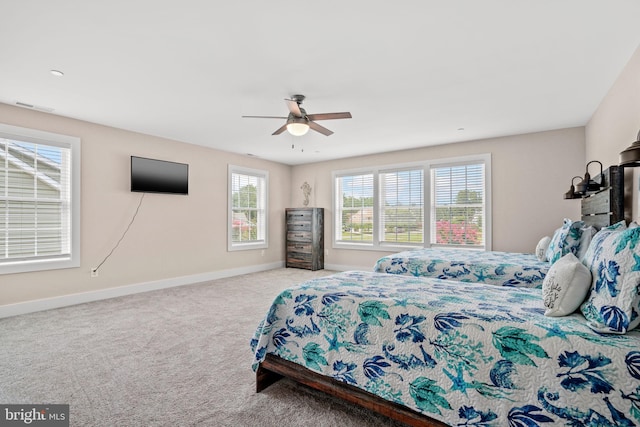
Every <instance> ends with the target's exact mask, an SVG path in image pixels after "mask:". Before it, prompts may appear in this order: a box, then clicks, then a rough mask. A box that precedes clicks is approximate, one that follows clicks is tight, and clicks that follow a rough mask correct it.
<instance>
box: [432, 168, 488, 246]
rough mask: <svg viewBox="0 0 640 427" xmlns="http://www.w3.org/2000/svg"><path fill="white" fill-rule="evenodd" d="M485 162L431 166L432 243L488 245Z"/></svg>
mask: <svg viewBox="0 0 640 427" xmlns="http://www.w3.org/2000/svg"><path fill="white" fill-rule="evenodd" d="M485 188H486V186H485V164H484V162H482V163H478V162H473V163H468V164H464V163H458V164H451V165H446V164H440V165H433V166H432V167H431V244H432V245H444V246H465V247H477V248H484V247H485V240H486V237H485V234H486V224H485V222H486V221H485V218H486V212H485V200H486V193H485Z"/></svg>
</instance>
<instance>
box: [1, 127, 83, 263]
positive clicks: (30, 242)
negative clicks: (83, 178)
mask: <svg viewBox="0 0 640 427" xmlns="http://www.w3.org/2000/svg"><path fill="white" fill-rule="evenodd" d="M7 130H9V131H11V132H12V133H13V135H10V134H7V133H6V132H5V131H7ZM20 134H23V135H22V136H24V138H21V135H20ZM34 135H36V136H37V138H35V137H33V136H34ZM43 137H44V138H43ZM47 137H50V138H51V141H47V140H46V138H47ZM65 140H69V141H71V142H64V141H65ZM60 141H63V142H62V143H61V142H60ZM74 150H75V152H74ZM76 156H77V158H76V160H75V161H76V162H79V140H77V139H75V138H71V137H65V136H62V135H55V134H48V133H44V132H39V131H31V130H29V129H22V128H15V127H11V126H6V125H0V272H2V273H15V272H21V271H34V270H43V269H50V268H66V267H72V266H77V265H79V253H78V252H79V182H77V183H74V180H79V163H77V164H76V165H75V166H74V162H73V161H72V160H73V158H74V157H76ZM74 184H75V185H74Z"/></svg>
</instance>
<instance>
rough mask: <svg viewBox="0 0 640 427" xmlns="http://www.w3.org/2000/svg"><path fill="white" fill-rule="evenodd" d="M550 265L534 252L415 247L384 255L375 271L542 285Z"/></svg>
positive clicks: (462, 279) (459, 279) (521, 285)
mask: <svg viewBox="0 0 640 427" xmlns="http://www.w3.org/2000/svg"><path fill="white" fill-rule="evenodd" d="M549 267H550V264H549V262H547V261H540V260H539V259H538V258H537V257H536V255H534V254H523V253H513V252H497V251H493V252H488V251H477V250H468V249H436V248H431V249H415V250H410V251H404V252H399V253H395V254H392V255H388V256H384V257H382V258H380V259H379V260H378V261H377V262H376V264H375V266H374V271H375V272H378V273H389V274H404V275H409V276H422V277H436V278H440V279H449V280H456V281H460V282H480V283H487V284H492V285H501V286H511V287H526V288H539V287H541V286H542V281H543V280H544V276H545V275H546V274H547V271H549Z"/></svg>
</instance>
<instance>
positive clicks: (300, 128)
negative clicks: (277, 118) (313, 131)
mask: <svg viewBox="0 0 640 427" xmlns="http://www.w3.org/2000/svg"><path fill="white" fill-rule="evenodd" d="M287 131H289V133H290V134H291V135H293V136H302V135H304V134H305V133H307V132H309V125H308V124H306V123H305V122H303V121H293V122H291V123H287Z"/></svg>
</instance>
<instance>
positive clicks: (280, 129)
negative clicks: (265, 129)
mask: <svg viewBox="0 0 640 427" xmlns="http://www.w3.org/2000/svg"><path fill="white" fill-rule="evenodd" d="M285 130H287V124H286V123H285V124H283V125H282V126H280V127H279V128H278V130H276V131H275V132H274V133H272V134H271V135H280V134H281V133H282V132H284V131H285Z"/></svg>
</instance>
